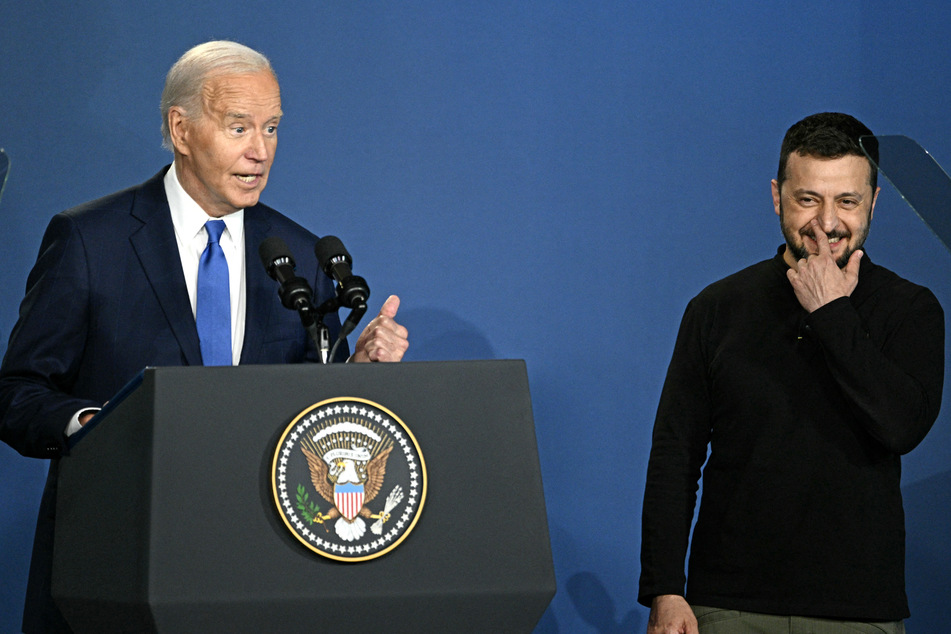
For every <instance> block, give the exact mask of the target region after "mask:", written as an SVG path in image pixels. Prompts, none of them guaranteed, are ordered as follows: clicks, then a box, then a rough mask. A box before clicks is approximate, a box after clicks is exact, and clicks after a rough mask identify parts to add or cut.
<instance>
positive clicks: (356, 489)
mask: <svg viewBox="0 0 951 634" xmlns="http://www.w3.org/2000/svg"><path fill="white" fill-rule="evenodd" d="M334 504H336V505H337V510H338V511H340V514H341V515H343V516H344V517H345V518H346V519H347V520H348V521H350V522H352V521H353V520H354V518H355V517H356V516H357V515H358V514H359V513H360V509H362V508H363V485H362V484H353V483H352V482H348V483H347V484H335V485H334Z"/></svg>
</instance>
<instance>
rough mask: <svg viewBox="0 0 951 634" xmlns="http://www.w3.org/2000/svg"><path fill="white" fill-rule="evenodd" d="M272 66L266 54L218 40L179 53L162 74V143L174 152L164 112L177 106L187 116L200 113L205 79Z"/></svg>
mask: <svg viewBox="0 0 951 634" xmlns="http://www.w3.org/2000/svg"><path fill="white" fill-rule="evenodd" d="M264 70H266V71H269V72H270V73H271V74H272V75H273V74H274V69H273V68H271V62H270V61H269V60H268V58H267V57H265V56H264V55H262V54H261V53H258V52H257V51H255V50H254V49H252V48H248V47H247V46H245V45H243V44H238V43H237V42H229V41H227V40H218V41H213V42H205V43H204V44H199V45H198V46H196V47H194V48H192V49H189V50H188V51H186V52H185V54H184V55H182V56H181V57H180V58H179V60H178V61H177V62H175V65H174V66H172V68H171V69H170V70H169V71H168V75H167V76H166V77H165V89H164V90H162V106H161V108H162V146H163V147H165V148H167V149H169V150H173V151H174V147H173V146H172V135H171V132H170V130H169V129H168V111H169V110H170V109H171V108H172V106H178V107H179V108H182V109H183V110H184V111H185V116H186V117H188V118H189V119H197V118H198V117H199V116H200V115H201V112H202V89H203V88H204V85H205V82H206V81H208V79H210V78H212V77H216V76H219V75H238V74H244V73H256V72H260V71H264Z"/></svg>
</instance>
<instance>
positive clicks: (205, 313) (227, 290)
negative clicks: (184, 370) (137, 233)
mask: <svg viewBox="0 0 951 634" xmlns="http://www.w3.org/2000/svg"><path fill="white" fill-rule="evenodd" d="M224 230H225V221H224V220H209V221H208V222H206V223H205V231H207V232H208V245H207V246H206V247H205V250H204V252H203V253H202V254H201V259H200V260H199V261H198V302H197V305H196V308H195V324H196V325H197V326H198V339H199V340H200V341H201V359H202V363H203V364H204V365H231V282H230V281H229V279H228V261H227V260H225V252H224V251H222V250H221V245H220V244H218V240H219V239H221V233H222V232H223V231H224Z"/></svg>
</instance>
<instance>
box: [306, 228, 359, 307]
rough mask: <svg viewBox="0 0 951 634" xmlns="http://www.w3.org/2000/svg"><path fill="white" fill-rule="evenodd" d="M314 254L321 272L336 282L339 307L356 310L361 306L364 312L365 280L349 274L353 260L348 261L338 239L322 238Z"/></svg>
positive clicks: (348, 258)
mask: <svg viewBox="0 0 951 634" xmlns="http://www.w3.org/2000/svg"><path fill="white" fill-rule="evenodd" d="M314 254H315V255H316V256H317V263H318V264H319V265H320V268H321V269H322V270H323V272H324V273H326V274H327V276H328V277H330V278H332V279H333V280H334V281H336V282H337V285H338V287H337V295H338V297H339V301H340V305H341V306H344V307H346V308H357V307H359V306H361V305H363V308H364V310H366V301H367V298H369V297H370V287H369V286H367V282H366V280H364V279H363V278H362V277H360V276H358V275H354V274H353V273H352V272H351V270H350V265H351V264H352V263H353V260H352V259H350V254H349V253H348V252H347V249H346V247H344V246H343V242H341V241H340V238H338V237H336V236H324V237H323V238H321V239H320V240H318V241H317V245H316V246H315V247H314Z"/></svg>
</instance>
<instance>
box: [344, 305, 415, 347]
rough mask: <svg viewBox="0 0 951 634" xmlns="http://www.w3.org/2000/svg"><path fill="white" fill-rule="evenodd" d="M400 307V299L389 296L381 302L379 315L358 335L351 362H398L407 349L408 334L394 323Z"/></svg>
mask: <svg viewBox="0 0 951 634" xmlns="http://www.w3.org/2000/svg"><path fill="white" fill-rule="evenodd" d="M399 307H400V298H399V297H397V296H396V295H390V296H389V297H387V298H386V301H385V302H383V307H382V308H380V314H379V315H377V316H376V317H374V318H373V320H372V321H371V322H370V323H369V324H367V327H366V328H364V329H363V332H361V333H360V337H359V338H358V339H357V343H356V345H355V346H354V348H353V356H352V357H351V358H350V360H351V361H356V362H358V363H366V362H368V361H399V360H400V359H402V358H403V354H404V353H405V352H406V349H407V348H409V340H407V336H408V335H409V332H408V331H407V330H406V328H404V327H403V326H401V325H399V324H398V323H396V321H395V320H394V317H396V311H397V310H399Z"/></svg>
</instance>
